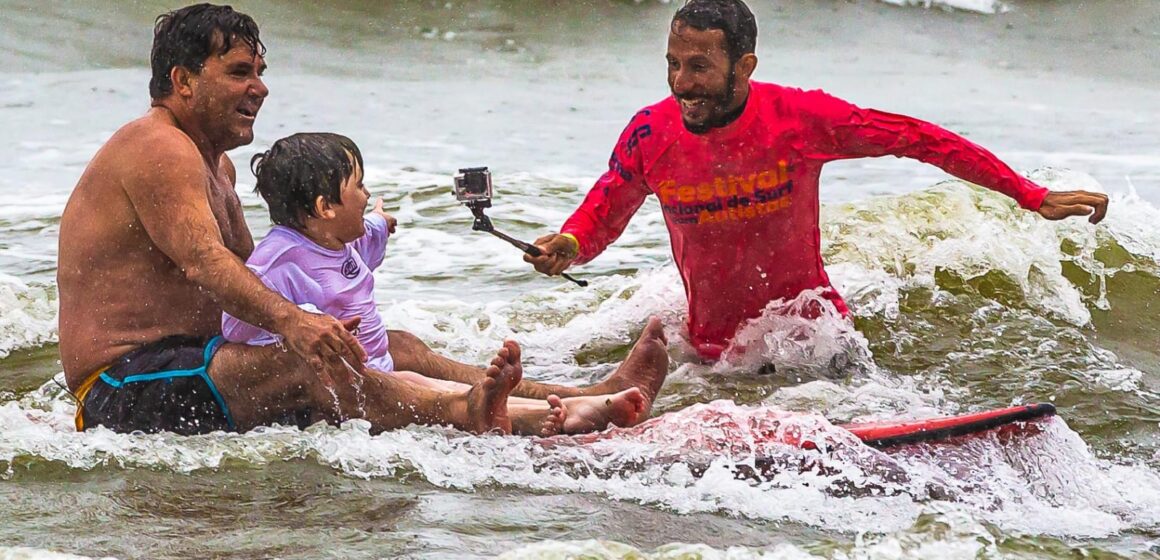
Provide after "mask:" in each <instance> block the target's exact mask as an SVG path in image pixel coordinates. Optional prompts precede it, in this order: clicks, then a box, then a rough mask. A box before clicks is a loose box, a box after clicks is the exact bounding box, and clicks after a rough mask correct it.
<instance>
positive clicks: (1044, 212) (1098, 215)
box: [1038, 191, 1108, 224]
mask: <svg viewBox="0 0 1160 560" xmlns="http://www.w3.org/2000/svg"><path fill="white" fill-rule="evenodd" d="M1038 212H1039V215H1040V216H1043V217H1044V218H1047V219H1048V220H1062V219H1064V218H1067V217H1069V216H1088V215H1090V216H1091V217H1090V218H1088V221H1089V222H1091V223H1093V224H1098V223H1100V220H1103V219H1104V215H1105V214H1107V213H1108V195H1106V194H1101V193H1091V192H1087V191H1060V192H1051V193H1048V194H1047V198H1045V199H1043V205H1042V206H1040V207H1039V210H1038Z"/></svg>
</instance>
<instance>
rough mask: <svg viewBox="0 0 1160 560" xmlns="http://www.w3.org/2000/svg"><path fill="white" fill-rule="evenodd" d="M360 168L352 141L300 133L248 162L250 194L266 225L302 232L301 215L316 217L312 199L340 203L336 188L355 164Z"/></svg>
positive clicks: (316, 133)
mask: <svg viewBox="0 0 1160 560" xmlns="http://www.w3.org/2000/svg"><path fill="white" fill-rule="evenodd" d="M356 164H357V166H358V168H359V169H362V168H363V158H362V152H360V151H359V149H358V146H357V145H355V143H354V141H353V140H351V139H350V138H347V137H346V136H343V135H341V134H333V133H330V132H301V133H298V134H295V135H292V136H287V137H286V138H283V139H281V140H278V141H277V142H274V145H273V146H270V149H269V150H266V151H265V152H262V153H260V154H257V155H255V156H254V157H253V158H251V159H250V171H252V172H253V173H254V177H257V178H258V183H257V185H256V186H255V187H254V190H255V191H257V193H258V194H260V195H261V196H262V199H264V200H265V201H266V205H267V206H269V207H270V220H271V221H273V222H274V223H275V224H278V225H280V226H286V227H290V228H294V229H302V228H303V227H304V219H305V218H306V216H312V217H315V218H317V217H318V216H317V214H315V213H314V200H315V199H316V198H318V197H319V196H321V197H322V199H323V200H325V201H327V202H329V203H331V204H340V203H342V197H341V193H342V184H343V183H344V182H346V180H347V179H350V176H351V175H352V174H353V173H354V170H355V165H356Z"/></svg>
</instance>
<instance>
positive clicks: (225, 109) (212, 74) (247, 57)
mask: <svg viewBox="0 0 1160 560" xmlns="http://www.w3.org/2000/svg"><path fill="white" fill-rule="evenodd" d="M265 71H266V61H265V59H263V58H262V56H261V55H257V54H254V53H253V52H252V50H251V49H250V46H249V45H247V44H246V43H245V42H244V41H234V44H233V47H232V48H231V49H230V50H229V51H227V52H226V53H224V54H214V55H210V56H209V58H207V59H206V60H205V66H204V67H202V69H201V72H200V73H198V74H197V75H196V76H195V77H194V83H195V84H196V86H195V87H194V91H193V100H192V102H193V107H194V111H195V114H197V115H198V116H199V117H201V118H202V119H203V122H202V128H203V130H205V131H206V134H207V135H208V136H209V139H210V141H211V142H213V143H215V144H217V145H218V146H220V147H221V148H222V149H224V150H230V149H233V148H236V147H238V146H244V145H246V144H249V143H250V142H253V141H254V119H255V118H257V116H258V111H259V110H260V109H261V108H262V101H263V100H265V99H266V96H267V95H269V94H270V90H269V89H268V88H267V87H266V84H265V83H263V82H262V73H264V72H265Z"/></svg>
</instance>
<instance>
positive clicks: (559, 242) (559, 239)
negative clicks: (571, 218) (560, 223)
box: [524, 233, 576, 276]
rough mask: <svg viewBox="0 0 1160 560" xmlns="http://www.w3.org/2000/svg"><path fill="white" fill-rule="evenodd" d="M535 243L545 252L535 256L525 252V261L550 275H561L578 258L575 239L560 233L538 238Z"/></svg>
mask: <svg viewBox="0 0 1160 560" xmlns="http://www.w3.org/2000/svg"><path fill="white" fill-rule="evenodd" d="M535 245H536V247H539V248H540V252H542V253H543V254H542V255H540V256H538V257H533V256H531V255H529V254H527V253H524V262H527V263H532V266H534V267H536V270H538V271H540V272H542V273H544V274H547V275H548V276H557V275H559V274H560V273H561V272H564V270H565V269H567V268H568V266H569V265H571V264H572V261H574V260H576V246H575V245H574V244H573V241H572V240H571V239H569V238H567V237H564V236H563V235H560V234H558V233H553V234H549V235H545V236H543V237H541V238H539V239H537V240H536V242H535Z"/></svg>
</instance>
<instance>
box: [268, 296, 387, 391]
mask: <svg viewBox="0 0 1160 560" xmlns="http://www.w3.org/2000/svg"><path fill="white" fill-rule="evenodd" d="M360 321H361V319H359V318H358V317H355V318H354V319H349V320H347V321H343V322H340V321H339V320H338V319H335V318H334V317H331V316H330V315H321V314H318V313H308V312H306V311H299V312H298V313H297V315H295V316H294V318H293V319H291V320H290V321H288V325H286V326H285V327H283V328H282V329H281V330H280V331H279V332H278V334H281V335H282V338H283V339H284V341H285V343H286V345H287V346H289V347H290V350H292V351H293V352H294V353H295V354H298V355H299V356H301V357H302V359H303V360H305V361H306V364H307V365H309V366H310V368H311V369H313V370H314V371H316V372H318V375H319V377H320V378H321V379H322V382H323V383H326V384H327V385H328V386H331V387H335V386H339V385H341V386H346V385H351V384H354V383H357V382H358V380H357V379H354V377H353V376H352V375H351V372H350V369H351V368H353V369H354V370H355V372H357V373H360V374H361V373H363V372H364V370H363V363H364V362H366V359H367V353H366V350H364V349H363V347H362V345H361V344H359V342H358V339H357V338H355V336H354V334H352V332H354V331H356V330H357V329H358V324H359V322H360ZM344 362H345V363H344ZM347 365H349V366H350V368H348V367H347ZM336 381H338V382H339V383H336Z"/></svg>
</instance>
